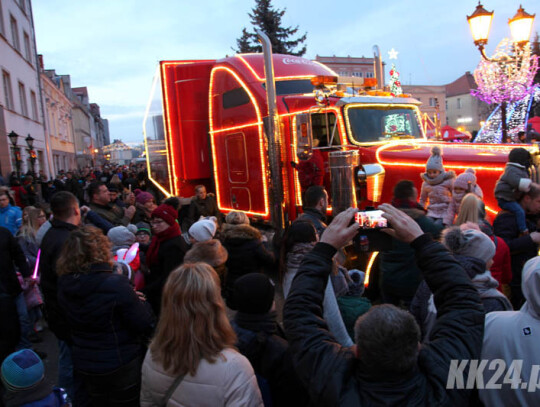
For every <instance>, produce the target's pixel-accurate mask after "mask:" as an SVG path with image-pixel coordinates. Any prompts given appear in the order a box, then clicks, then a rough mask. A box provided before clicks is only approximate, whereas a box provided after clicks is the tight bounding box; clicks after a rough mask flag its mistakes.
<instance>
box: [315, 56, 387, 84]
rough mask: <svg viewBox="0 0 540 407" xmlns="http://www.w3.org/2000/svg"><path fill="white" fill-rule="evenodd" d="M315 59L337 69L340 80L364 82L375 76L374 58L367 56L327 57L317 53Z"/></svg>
mask: <svg viewBox="0 0 540 407" xmlns="http://www.w3.org/2000/svg"><path fill="white" fill-rule="evenodd" d="M315 61H317V62H320V63H321V64H324V65H326V66H327V67H329V68H330V69H332V70H333V71H335V72H336V73H337V74H338V76H339V82H341V83H346V84H354V83H355V82H356V83H357V84H359V85H360V84H362V83H363V81H364V79H366V78H374V77H375V65H374V59H373V58H366V57H351V56H350V55H348V56H346V57H337V56H335V55H334V56H331V57H325V56H320V55H317V56H316V57H315ZM384 65H385V63H384V62H383V77H382V82H381V83H383V84H384V83H385V81H384Z"/></svg>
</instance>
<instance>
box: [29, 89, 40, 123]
mask: <svg viewBox="0 0 540 407" xmlns="http://www.w3.org/2000/svg"><path fill="white" fill-rule="evenodd" d="M30 103H31V106H32V119H33V120H35V121H37V119H38V109H37V97H36V92H34V91H33V90H31V91H30Z"/></svg>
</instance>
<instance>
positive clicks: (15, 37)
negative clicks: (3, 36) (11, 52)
mask: <svg viewBox="0 0 540 407" xmlns="http://www.w3.org/2000/svg"><path fill="white" fill-rule="evenodd" d="M10 21H11V40H12V41H13V47H14V48H15V49H16V50H17V51H20V50H21V42H20V41H19V27H18V26H17V20H15V18H14V17H13V16H11V18H10Z"/></svg>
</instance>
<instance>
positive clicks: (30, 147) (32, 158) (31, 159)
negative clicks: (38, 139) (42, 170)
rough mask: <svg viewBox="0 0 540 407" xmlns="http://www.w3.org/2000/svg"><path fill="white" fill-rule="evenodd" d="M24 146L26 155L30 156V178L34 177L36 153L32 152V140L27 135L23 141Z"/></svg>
mask: <svg viewBox="0 0 540 407" xmlns="http://www.w3.org/2000/svg"><path fill="white" fill-rule="evenodd" d="M24 140H25V141H26V145H27V146H28V155H29V156H30V166H31V168H32V170H31V172H32V177H34V179H35V177H36V173H35V166H36V158H37V157H36V152H35V151H34V138H33V137H32V136H31V135H30V134H29V135H28V137H26V138H25V139H24Z"/></svg>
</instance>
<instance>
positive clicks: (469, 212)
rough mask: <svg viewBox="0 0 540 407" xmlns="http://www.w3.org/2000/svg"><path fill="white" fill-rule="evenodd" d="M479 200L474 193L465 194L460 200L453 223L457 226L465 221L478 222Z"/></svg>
mask: <svg viewBox="0 0 540 407" xmlns="http://www.w3.org/2000/svg"><path fill="white" fill-rule="evenodd" d="M481 202H482V201H481V200H480V199H478V196H476V195H475V194H472V193H471V194H467V195H465V196H464V197H463V199H462V200H461V206H460V207H459V213H458V216H457V218H456V221H455V222H454V225H456V226H459V225H462V224H464V223H467V222H472V223H476V224H478V223H479V222H480V204H481Z"/></svg>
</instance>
